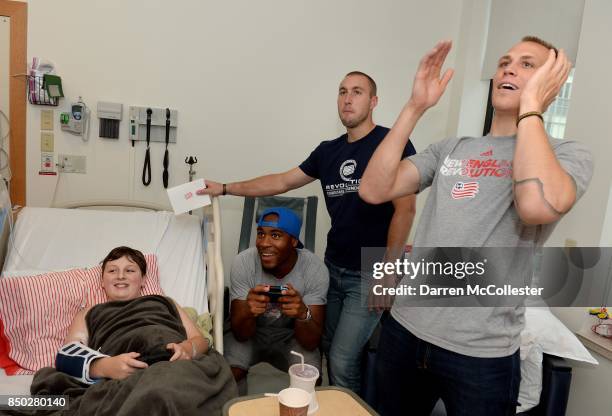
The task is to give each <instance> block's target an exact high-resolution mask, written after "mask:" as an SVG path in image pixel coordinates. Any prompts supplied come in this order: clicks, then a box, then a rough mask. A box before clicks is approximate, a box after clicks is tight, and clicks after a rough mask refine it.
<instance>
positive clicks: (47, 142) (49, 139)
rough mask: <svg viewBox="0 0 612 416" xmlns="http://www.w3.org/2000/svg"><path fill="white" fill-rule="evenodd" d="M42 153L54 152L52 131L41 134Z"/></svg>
mask: <svg viewBox="0 0 612 416" xmlns="http://www.w3.org/2000/svg"><path fill="white" fill-rule="evenodd" d="M40 151H41V152H53V133H52V132H50V131H41V132H40Z"/></svg>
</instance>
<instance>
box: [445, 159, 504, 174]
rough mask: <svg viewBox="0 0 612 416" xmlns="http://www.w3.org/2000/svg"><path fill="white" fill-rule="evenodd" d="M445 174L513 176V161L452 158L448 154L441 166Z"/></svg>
mask: <svg viewBox="0 0 612 416" xmlns="http://www.w3.org/2000/svg"><path fill="white" fill-rule="evenodd" d="M440 174H442V175H444V176H466V177H468V178H479V177H487V176H490V177H496V178H509V177H512V161H511V160H505V159H483V160H480V159H451V158H450V157H449V156H446V158H445V159H444V163H443V164H442V166H441V167H440Z"/></svg>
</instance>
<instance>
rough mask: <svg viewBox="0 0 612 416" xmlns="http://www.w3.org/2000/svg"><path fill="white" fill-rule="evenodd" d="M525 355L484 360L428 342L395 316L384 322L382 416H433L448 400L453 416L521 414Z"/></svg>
mask: <svg viewBox="0 0 612 416" xmlns="http://www.w3.org/2000/svg"><path fill="white" fill-rule="evenodd" d="M520 380H521V372H520V356H519V351H518V350H517V351H516V352H515V353H514V354H512V355H509V356H507V357H500V358H478V357H470V356H467V355H462V354H457V353H455V352H452V351H449V350H446V349H444V348H440V347H437V346H435V345H433V344H430V343H428V342H425V341H423V340H421V339H419V338H417V337H416V336H414V335H413V334H412V333H411V332H409V331H408V330H407V329H406V328H404V327H403V326H402V325H401V324H400V323H399V322H397V321H396V320H395V319H393V317H391V316H390V317H389V318H388V319H386V320H385V322H384V323H383V330H382V334H381V338H380V343H379V344H378V351H377V353H376V383H377V391H378V398H377V404H378V406H377V407H378V409H377V410H378V412H379V413H380V414H381V416H401V415H405V414H410V415H429V414H431V411H432V409H433V407H434V406H435V404H436V402H437V401H438V399H442V401H443V402H444V405H445V407H446V412H447V414H448V415H451V416H453V415H470V416H479V415H483V416H484V415H487V416H502V415H503V416H506V415H508V416H509V415H514V414H515V413H516V406H517V398H518V390H519V383H520Z"/></svg>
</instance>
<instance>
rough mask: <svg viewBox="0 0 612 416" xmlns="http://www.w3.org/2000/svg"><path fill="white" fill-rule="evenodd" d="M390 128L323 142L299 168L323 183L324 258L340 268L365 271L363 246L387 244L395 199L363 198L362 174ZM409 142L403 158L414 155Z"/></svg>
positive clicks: (412, 147)
mask: <svg viewBox="0 0 612 416" xmlns="http://www.w3.org/2000/svg"><path fill="white" fill-rule="evenodd" d="M388 132H389V129H388V128H386V127H382V126H376V127H374V129H372V131H371V132H370V133H368V135H367V136H365V137H363V138H361V139H360V140H357V141H356V142H353V143H349V142H348V135H347V134H343V135H342V136H340V137H338V138H337V139H335V140H329V141H324V142H322V143H321V144H320V145H319V146H317V148H316V149H315V150H313V152H312V153H311V154H310V156H308V159H306V160H305V161H304V162H303V163H302V164H301V165H300V166H299V167H300V169H302V171H303V172H304V173H305V174H306V175H308V176H310V177H313V178H316V179H319V180H320V181H321V188H323V194H324V195H325V204H326V205H327V211H328V212H329V216H330V217H331V229H330V230H329V233H328V234H327V249H326V250H325V258H326V259H328V260H329V261H331V262H332V263H334V264H335V265H337V266H340V267H346V268H347V269H351V270H360V269H361V247H386V246H387V233H388V231H389V223H390V222H391V217H392V216H393V212H394V208H393V203H391V202H386V203H384V204H380V205H371V204H367V203H366V202H364V201H363V200H362V199H361V198H359V194H358V191H359V183H360V182H361V176H362V175H363V172H364V171H365V168H366V166H367V165H368V162H369V160H370V158H371V157H372V155H373V154H374V151H375V150H376V147H378V145H379V144H380V142H381V141H382V140H383V139H384V138H385V136H386V135H387V133H388ZM415 153H416V151H415V150H414V146H413V145H412V143H411V142H408V144H407V145H406V148H405V149H404V154H403V157H402V158H405V157H407V156H411V155H413V154H415Z"/></svg>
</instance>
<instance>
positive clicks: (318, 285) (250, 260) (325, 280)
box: [230, 247, 329, 343]
mask: <svg viewBox="0 0 612 416" xmlns="http://www.w3.org/2000/svg"><path fill="white" fill-rule="evenodd" d="M297 253H298V259H297V262H296V263H295V266H293V269H292V270H291V271H290V272H289V273H288V274H287V275H286V276H285V277H283V278H282V279H277V278H276V277H274V276H273V275H271V274H270V273H268V272H266V271H265V270H264V269H263V267H262V266H261V260H260V258H259V254H258V253H257V248H255V247H251V248H249V249H247V250H244V251H243V252H242V253H240V254H238V255H237V256H236V257H235V258H234V262H233V264H232V271H231V273H230V280H231V286H230V299H231V300H234V299H240V300H246V298H247V295H248V294H249V290H250V289H251V288H253V287H255V286H257V285H286V284H287V283H291V285H292V286H293V287H294V288H295V290H296V291H297V292H299V293H300V295H301V296H302V301H303V302H304V304H305V305H325V304H326V303H327V289H328V287H329V272H328V271H327V267H325V264H324V263H323V262H322V261H321V259H319V258H318V257H317V256H316V255H314V254H313V253H311V252H310V251H308V250H301V249H297ZM293 324H294V319H291V318H288V317H286V316H284V315H282V314H281V312H280V308H279V305H278V304H272V303H269V304H268V308H267V310H266V312H264V313H263V314H262V315H260V316H259V317H257V331H256V335H255V336H256V338H257V339H261V340H265V342H266V343H271V342H276V341H284V340H286V339H287V338H289V337H291V336H293Z"/></svg>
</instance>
